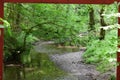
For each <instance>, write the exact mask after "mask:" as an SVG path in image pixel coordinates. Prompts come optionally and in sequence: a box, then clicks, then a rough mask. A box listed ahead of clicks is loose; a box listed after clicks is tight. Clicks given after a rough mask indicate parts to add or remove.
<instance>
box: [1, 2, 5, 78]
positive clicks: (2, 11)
mask: <svg viewBox="0 0 120 80" xmlns="http://www.w3.org/2000/svg"><path fill="white" fill-rule="evenodd" d="M3 5H4V2H3V0H0V17H1V18H3V16H4V6H3ZM0 24H3V23H2V22H0ZM3 43H4V40H3V27H1V26H0V80H3Z"/></svg>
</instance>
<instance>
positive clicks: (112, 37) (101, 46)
mask: <svg viewBox="0 0 120 80" xmlns="http://www.w3.org/2000/svg"><path fill="white" fill-rule="evenodd" d="M116 51H117V30H111V31H108V32H107V35H106V38H105V40H102V41H100V40H91V41H90V42H89V43H88V45H87V50H86V52H85V54H84V56H83V57H84V60H85V62H86V63H91V64H97V65H98V69H99V70H101V71H105V70H106V69H107V70H108V69H109V68H111V67H110V65H112V66H113V65H115V61H116ZM106 64H107V65H106ZM109 64H110V65H109ZM108 67H109V68H108Z"/></svg>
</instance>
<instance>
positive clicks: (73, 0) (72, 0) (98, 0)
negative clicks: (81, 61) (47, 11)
mask: <svg viewBox="0 0 120 80" xmlns="http://www.w3.org/2000/svg"><path fill="white" fill-rule="evenodd" d="M114 1H117V2H120V0H0V17H1V18H3V17H4V16H3V15H4V10H3V8H4V6H3V4H4V3H5V2H10V3H57V4H59V3H61V4H62V3H63V4H111V3H114ZM118 10H119V12H120V7H119V9H118ZM118 23H119V24H120V18H118ZM0 24H2V23H1V22H0ZM3 31H4V29H3V28H0V80H3V43H4V42H3ZM119 36H120V29H118V37H119ZM118 47H119V48H120V46H119V45H118ZM117 61H118V62H120V52H117ZM116 75H117V79H116V80H120V66H117V74H116Z"/></svg>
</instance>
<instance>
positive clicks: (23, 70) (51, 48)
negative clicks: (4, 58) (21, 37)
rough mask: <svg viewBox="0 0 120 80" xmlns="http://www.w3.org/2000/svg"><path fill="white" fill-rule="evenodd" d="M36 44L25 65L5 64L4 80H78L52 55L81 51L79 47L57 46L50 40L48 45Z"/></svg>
mask: <svg viewBox="0 0 120 80" xmlns="http://www.w3.org/2000/svg"><path fill="white" fill-rule="evenodd" d="M36 44H37V45H35V46H34V49H32V50H31V54H30V56H29V57H30V61H28V62H27V63H26V64H25V65H24V66H20V65H12V64H10V65H5V67H4V80H76V79H73V78H74V77H71V78H70V76H67V72H64V71H63V70H62V69H60V68H58V66H57V65H55V63H54V62H53V61H52V60H51V59H50V55H53V54H64V53H69V52H76V51H79V49H78V48H73V49H70V48H57V47H56V46H55V45H50V44H49V43H48V42H47V45H46V43H44V42H43V43H42V44H41V43H40V42H39V43H36ZM64 76H66V77H64ZM64 78H65V79H64Z"/></svg>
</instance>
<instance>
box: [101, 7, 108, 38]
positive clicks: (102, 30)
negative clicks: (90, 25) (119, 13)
mask: <svg viewBox="0 0 120 80" xmlns="http://www.w3.org/2000/svg"><path fill="white" fill-rule="evenodd" d="M103 13H104V8H103V7H102V8H101V10H100V25H101V26H102V27H104V26H107V24H106V23H105V20H104V16H102V14H103ZM99 39H100V40H104V39H105V30H104V29H103V28H101V29H100V37H99Z"/></svg>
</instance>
